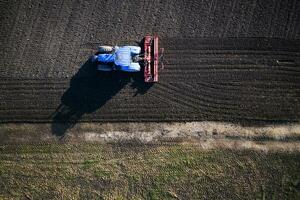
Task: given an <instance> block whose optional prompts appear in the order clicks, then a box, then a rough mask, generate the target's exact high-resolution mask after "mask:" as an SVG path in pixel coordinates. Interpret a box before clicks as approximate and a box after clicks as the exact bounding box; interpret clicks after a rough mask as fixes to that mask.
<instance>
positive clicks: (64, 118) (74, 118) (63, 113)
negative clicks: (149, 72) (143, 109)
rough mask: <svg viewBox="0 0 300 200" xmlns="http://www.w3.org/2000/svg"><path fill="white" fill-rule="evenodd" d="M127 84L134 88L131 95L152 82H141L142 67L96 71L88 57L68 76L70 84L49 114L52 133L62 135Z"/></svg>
mask: <svg viewBox="0 0 300 200" xmlns="http://www.w3.org/2000/svg"><path fill="white" fill-rule="evenodd" d="M127 84H131V85H130V86H131V87H132V89H134V90H136V93H135V95H137V94H145V93H146V92H147V90H148V89H150V87H151V86H152V84H146V83H145V82H144V79H143V71H141V72H139V73H125V72H119V71H113V72H99V71H97V70H96V66H95V64H94V63H93V62H91V60H90V59H89V60H88V61H86V62H85V63H84V64H83V65H82V66H81V68H80V69H79V71H78V72H77V73H76V74H75V75H74V76H73V77H72V79H71V82H70V87H69V88H68V89H67V90H66V91H65V92H64V94H63V96H62V97H61V104H60V105H59V106H58V107H57V109H56V111H55V112H54V113H53V114H52V125H51V130H52V134H53V135H56V136H64V135H65V133H66V131H67V130H68V129H70V128H72V127H73V126H74V125H75V124H76V123H77V122H78V121H79V120H80V119H81V118H82V116H83V115H84V114H89V113H93V112H95V111H96V110H97V109H99V108H101V107H102V106H103V105H104V104H105V103H106V102H107V101H109V100H110V99H111V98H112V97H113V96H114V95H116V94H117V93H118V92H119V91H120V90H121V89H122V88H123V87H124V86H126V85H127Z"/></svg>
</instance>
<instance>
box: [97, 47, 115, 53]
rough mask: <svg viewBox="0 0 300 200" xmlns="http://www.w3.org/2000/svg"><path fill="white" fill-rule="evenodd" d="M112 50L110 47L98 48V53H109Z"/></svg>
mask: <svg viewBox="0 0 300 200" xmlns="http://www.w3.org/2000/svg"><path fill="white" fill-rule="evenodd" d="M113 50H114V47H112V46H100V47H99V48H98V53H110V52H112V51H113Z"/></svg>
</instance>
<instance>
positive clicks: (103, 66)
mask: <svg viewBox="0 0 300 200" xmlns="http://www.w3.org/2000/svg"><path fill="white" fill-rule="evenodd" d="M97 69H98V70H99V71H104V72H110V71H113V67H112V65H109V64H103V63H101V64H99V65H97Z"/></svg>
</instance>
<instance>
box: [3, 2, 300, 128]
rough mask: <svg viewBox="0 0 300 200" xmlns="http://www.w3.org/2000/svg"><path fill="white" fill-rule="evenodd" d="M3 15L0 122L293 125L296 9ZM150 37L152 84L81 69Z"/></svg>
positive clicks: (224, 5)
mask: <svg viewBox="0 0 300 200" xmlns="http://www.w3.org/2000/svg"><path fill="white" fill-rule="evenodd" d="M0 13H1V14H0V15H1V16H0V18H1V23H0V36H1V40H0V42H1V50H0V122H52V121H55V122H59V121H73V122H76V121H78V120H81V121H192V120H196V121H204V120H217V121H230V122H236V123H241V122H245V121H247V122H254V123H264V122H283V121H299V117H300V66H299V63H300V60H299V58H300V41H299V39H300V33H299V30H300V28H299V22H300V15H299V13H300V2H299V1H296V0H295V1H276V2H275V3H274V2H271V1H265V0H259V1H257V0H255V1H226V2H225V1H198V0H194V1H183V0H182V1H176V3H175V1H145V0H143V1H122V2H121V1H75V0H74V1H71V0H70V1H67V0H64V1H50V0H49V1H40V2H38V1H1V12H0ZM147 33H151V34H152V33H158V34H159V36H160V37H161V46H162V47H164V48H165V57H164V60H165V68H164V69H162V70H160V72H159V83H158V84H155V85H146V84H144V83H143V80H142V76H141V74H135V75H129V74H123V73H113V74H100V73H97V72H96V70H95V66H94V65H93V64H92V63H91V62H90V61H89V60H88V59H89V56H90V55H92V54H93V53H94V52H95V50H96V49H97V46H98V45H99V44H112V45H115V44H125V43H133V44H134V42H135V41H139V40H140V39H142V37H143V36H144V35H145V34H147Z"/></svg>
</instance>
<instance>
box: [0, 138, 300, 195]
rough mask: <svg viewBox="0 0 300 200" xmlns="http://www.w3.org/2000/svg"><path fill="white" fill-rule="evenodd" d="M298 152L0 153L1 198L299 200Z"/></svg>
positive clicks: (135, 149) (60, 148)
mask: <svg viewBox="0 0 300 200" xmlns="http://www.w3.org/2000/svg"><path fill="white" fill-rule="evenodd" d="M299 169H300V160H299V153H268V154H266V153H259V152H255V151H231V150H213V151H204V150H202V149H200V148H198V147H197V146H193V145H174V146H164V145H161V146H140V145H136V146H135V145H123V146H122V145H103V144H81V145H71V144H52V145H19V146H16V145H12V146H10V145H2V146H0V199H1V198H3V199H20V198H27V199H299V197H300V196H299V189H300V188H299V185H300V182H299V180H300V172H299Z"/></svg>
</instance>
